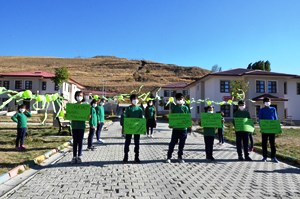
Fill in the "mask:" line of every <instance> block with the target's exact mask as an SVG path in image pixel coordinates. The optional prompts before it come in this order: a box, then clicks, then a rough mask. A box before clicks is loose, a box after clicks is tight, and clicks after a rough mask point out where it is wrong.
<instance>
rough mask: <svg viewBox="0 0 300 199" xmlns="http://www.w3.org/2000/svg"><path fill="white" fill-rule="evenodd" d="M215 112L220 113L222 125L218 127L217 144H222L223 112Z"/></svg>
mask: <svg viewBox="0 0 300 199" xmlns="http://www.w3.org/2000/svg"><path fill="white" fill-rule="evenodd" d="M217 113H220V114H221V121H222V127H221V128H218V138H219V144H220V145H222V144H224V123H225V119H224V113H223V112H222V111H218V112H217Z"/></svg>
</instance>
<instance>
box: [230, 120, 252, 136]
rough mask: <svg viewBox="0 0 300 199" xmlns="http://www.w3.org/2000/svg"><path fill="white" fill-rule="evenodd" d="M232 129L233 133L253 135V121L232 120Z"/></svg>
mask: <svg viewBox="0 0 300 199" xmlns="http://www.w3.org/2000/svg"><path fill="white" fill-rule="evenodd" d="M234 128H235V131H244V132H249V133H253V132H254V124H253V120H252V119H249V118H234Z"/></svg>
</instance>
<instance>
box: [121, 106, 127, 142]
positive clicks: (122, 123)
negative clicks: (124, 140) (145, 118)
mask: <svg viewBox="0 0 300 199" xmlns="http://www.w3.org/2000/svg"><path fill="white" fill-rule="evenodd" d="M125 110H126V108H123V109H122V113H121V119H120V125H121V126H122V135H121V137H125V135H124V114H125Z"/></svg>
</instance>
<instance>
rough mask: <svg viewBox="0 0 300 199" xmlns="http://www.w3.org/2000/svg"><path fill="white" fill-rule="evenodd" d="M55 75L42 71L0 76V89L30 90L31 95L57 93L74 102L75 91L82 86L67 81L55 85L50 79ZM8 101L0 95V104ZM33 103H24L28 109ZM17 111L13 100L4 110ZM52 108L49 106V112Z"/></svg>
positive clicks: (4, 96) (5, 95) (4, 95)
mask: <svg viewBox="0 0 300 199" xmlns="http://www.w3.org/2000/svg"><path fill="white" fill-rule="evenodd" d="M54 76H55V75H54V74H52V73H48V72H44V71H34V72H12V73H2V74H0V87H5V88H6V89H8V90H14V91H18V92H19V91H24V90H31V91H32V93H33V94H41V95H45V94H54V93H59V94H60V95H61V96H63V97H64V99H65V100H66V101H68V102H75V99H74V94H75V92H76V91H77V90H82V89H84V86H82V85H81V84H79V83H78V82H76V81H74V80H73V79H69V80H68V81H67V82H64V83H63V85H62V86H61V87H59V86H58V85H56V84H55V83H54V82H53V81H52V80H51V79H52V78H53V77H54ZM7 99H8V96H7V94H2V95H0V104H2V103H3V102H5V101H6V100H7ZM34 102H35V101H34V100H32V101H24V103H25V104H26V105H27V106H28V107H32V104H33V103H34ZM16 109H17V102H16V101H15V100H13V101H12V102H10V103H9V104H8V105H7V106H6V107H5V108H4V110H7V111H14V110H16ZM51 109H52V107H51V106H50V110H51Z"/></svg>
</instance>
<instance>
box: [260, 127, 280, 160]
mask: <svg viewBox="0 0 300 199" xmlns="http://www.w3.org/2000/svg"><path fill="white" fill-rule="evenodd" d="M261 140H262V150H263V157H264V158H267V157H268V140H269V142H270V146H271V158H275V157H276V146H275V133H262V134H261Z"/></svg>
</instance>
